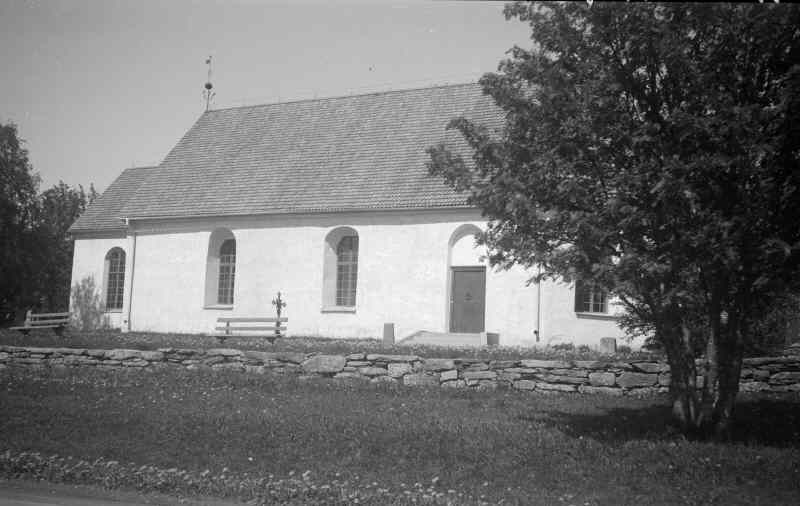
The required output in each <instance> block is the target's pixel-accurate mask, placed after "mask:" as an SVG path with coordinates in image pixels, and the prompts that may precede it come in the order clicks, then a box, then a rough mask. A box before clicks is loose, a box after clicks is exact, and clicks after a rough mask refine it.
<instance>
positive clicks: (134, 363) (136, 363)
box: [122, 359, 150, 367]
mask: <svg viewBox="0 0 800 506" xmlns="http://www.w3.org/2000/svg"><path fill="white" fill-rule="evenodd" d="M149 363H150V362H148V361H147V360H142V359H134V360H124V361H123V362H122V365H123V366H125V367H147V366H148V364H149Z"/></svg>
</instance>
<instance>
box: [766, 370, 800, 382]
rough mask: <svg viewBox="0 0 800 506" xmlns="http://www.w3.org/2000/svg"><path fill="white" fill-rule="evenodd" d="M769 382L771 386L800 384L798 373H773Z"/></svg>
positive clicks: (799, 374)
mask: <svg viewBox="0 0 800 506" xmlns="http://www.w3.org/2000/svg"><path fill="white" fill-rule="evenodd" d="M769 382H770V384H772V385H788V384H790V383H800V371H784V372H778V373H775V374H773V375H772V376H771V377H770V378H769Z"/></svg>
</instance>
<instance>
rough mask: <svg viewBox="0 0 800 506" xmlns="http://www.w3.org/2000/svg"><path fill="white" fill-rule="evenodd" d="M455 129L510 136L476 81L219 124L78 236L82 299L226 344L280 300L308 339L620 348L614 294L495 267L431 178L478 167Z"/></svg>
mask: <svg viewBox="0 0 800 506" xmlns="http://www.w3.org/2000/svg"><path fill="white" fill-rule="evenodd" d="M459 116H464V117H467V118H469V119H471V120H473V121H477V122H480V123H482V124H484V125H486V126H487V127H488V128H489V129H492V130H494V131H496V132H498V133H499V132H500V131H501V129H502V127H503V115H502V111H500V110H499V109H498V108H497V107H496V106H495V105H494V103H493V101H492V99H491V98H490V97H488V96H486V95H484V94H483V93H482V90H481V88H480V86H479V85H477V84H463V85H447V86H436V87H427V88H421V89H411V90H398V91H387V92H379V93H369V94H363V95H355V96H344V97H334V98H322V99H314V100H298V101H292V102H282V103H274V104H267V105H257V106H246V107H234V108H228V109H216V110H208V111H206V112H205V113H203V114H202V115H201V116H200V118H199V119H198V120H197V122H196V123H195V124H194V125H193V126H192V127H191V128H190V129H189V131H188V132H187V133H186V134H185V135H184V136H183V138H182V139H180V140H179V141H178V143H177V145H176V146H175V147H174V148H173V149H172V150H171V151H170V152H169V154H168V155H167V156H166V158H165V159H164V160H163V161H162V163H161V164H160V165H158V166H156V167H140V168H131V169H127V170H124V171H123V172H122V173H121V174H120V175H119V177H117V179H116V180H115V181H114V182H113V183H112V184H111V185H110V186H109V187H108V189H107V190H106V191H105V192H104V193H103V195H102V196H101V197H100V198H98V199H97V200H96V201H95V202H94V203H93V204H92V205H91V206H89V208H88V209H87V210H86V212H85V213H84V214H83V215H82V216H81V217H80V218H79V219H78V220H77V221H76V222H75V224H74V225H73V226H72V227H71V229H70V234H71V236H72V238H73V239H74V241H75V253H74V259H73V267H72V285H73V287H75V286H76V285H78V284H80V283H82V282H85V281H87V280H89V281H93V283H94V286H95V287H96V289H97V292H98V300H99V301H100V304H101V306H102V310H103V311H104V312H105V315H106V317H107V320H108V322H109V323H110V324H111V326H113V327H117V328H120V329H121V330H122V331H155V332H185V333H200V334H213V333H214V327H215V324H216V320H217V318H219V317H252V316H274V315H275V311H274V307H273V306H272V304H271V301H272V299H273V298H274V297H275V296H276V294H277V293H278V292H280V293H281V295H282V298H283V299H284V300H285V301H286V304H287V305H286V307H285V308H284V310H283V315H284V316H286V317H288V319H289V323H288V334H289V335H295V336H322V337H361V338H364V337H376V338H377V337H380V336H381V334H382V330H383V327H384V324H386V323H392V324H393V325H394V329H395V335H396V336H397V339H398V341H400V340H402V339H403V338H406V337H408V336H415V335H419V333H421V332H428V333H440V334H442V335H443V336H444V338H445V339H446V338H447V336H448V335H462V336H464V335H476V336H477V335H483V336H486V335H487V333H489V334H492V335H495V336H496V337H497V339H498V340H499V344H501V345H520V346H527V345H536V344H538V345H547V344H553V343H572V344H574V345H576V346H578V345H582V344H586V345H589V346H592V347H596V346H597V345H598V344H599V341H600V339H601V338H603V337H614V338H620V337H622V335H623V334H622V331H621V330H620V329H619V327H618V326H617V325H616V320H617V314H616V311H617V310H616V309H615V305H614V304H613V300H610V298H609V297H608V296H607V294H605V293H599V292H593V291H591V290H586V289H582V288H581V287H580V285H579V286H578V289H577V290H576V287H575V285H574V284H570V283H563V282H553V281H545V282H542V283H535V282H529V281H530V279H531V277H532V276H533V275H534V274H535V273H534V272H530V271H526V270H525V269H523V268H520V267H515V268H512V269H510V270H499V269H496V268H493V267H491V266H490V265H489V264H488V262H487V261H486V259H485V258H484V257H485V252H483V251H481V249H480V248H478V247H476V244H475V234H476V233H478V232H480V231H481V230H482V229H483V228H484V227H485V226H486V219H485V218H483V217H482V215H481V212H480V210H479V209H477V208H474V207H472V206H470V205H468V204H467V201H466V195H464V194H459V193H457V192H455V191H454V190H453V189H452V188H450V187H448V186H447V185H446V184H445V183H444V182H443V181H442V180H441V179H440V178H437V177H432V176H430V175H429V174H428V170H427V165H426V163H427V161H428V160H429V156H428V154H427V153H426V149H427V148H428V147H430V146H433V145H436V144H438V143H441V142H445V143H446V144H447V145H448V146H450V147H451V149H453V150H454V151H456V152H458V153H461V154H462V155H463V156H464V157H465V159H469V150H468V147H467V145H466V143H465V142H464V141H463V139H461V137H460V134H459V133H457V132H455V131H447V130H446V126H447V124H448V122H449V121H450V120H451V119H453V118H456V117H459ZM454 339H455V338H454ZM454 344H458V343H456V341H454Z"/></svg>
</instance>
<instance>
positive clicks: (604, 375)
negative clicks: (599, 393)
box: [589, 372, 616, 387]
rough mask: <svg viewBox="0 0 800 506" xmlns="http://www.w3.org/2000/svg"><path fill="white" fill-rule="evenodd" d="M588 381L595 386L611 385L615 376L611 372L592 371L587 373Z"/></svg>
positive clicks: (614, 381) (614, 380)
mask: <svg viewBox="0 0 800 506" xmlns="http://www.w3.org/2000/svg"><path fill="white" fill-rule="evenodd" d="M589 383H590V384H591V385H592V386H596V387H613V386H614V385H615V384H616V377H615V376H614V373H613V372H592V373H589Z"/></svg>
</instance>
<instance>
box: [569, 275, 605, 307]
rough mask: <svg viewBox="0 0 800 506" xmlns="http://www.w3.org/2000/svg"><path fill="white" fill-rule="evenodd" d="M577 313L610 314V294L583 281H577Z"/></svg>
mask: <svg viewBox="0 0 800 506" xmlns="http://www.w3.org/2000/svg"><path fill="white" fill-rule="evenodd" d="M575 312H576V313H608V293H606V292H605V291H603V290H600V289H599V288H595V287H593V286H591V285H589V284H588V283H584V282H583V281H580V280H579V281H576V282H575Z"/></svg>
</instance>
